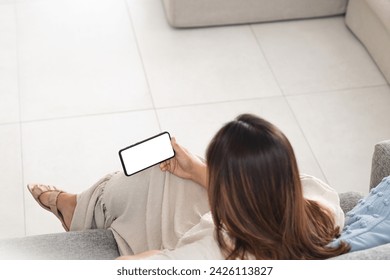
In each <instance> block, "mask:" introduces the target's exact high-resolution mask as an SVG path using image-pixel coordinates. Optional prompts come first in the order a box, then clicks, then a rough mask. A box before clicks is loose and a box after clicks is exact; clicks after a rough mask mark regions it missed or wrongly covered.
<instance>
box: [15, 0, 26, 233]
mask: <svg viewBox="0 0 390 280" xmlns="http://www.w3.org/2000/svg"><path fill="white" fill-rule="evenodd" d="M14 14H15V43H16V44H15V45H16V69H17V70H16V72H17V74H16V80H17V87H18V89H17V92H18V101H19V108H18V109H19V122H18V123H19V134H20V159H21V173H22V174H21V175H22V186H21V188H22V199H23V220H24V236H26V235H27V215H26V214H27V213H26V212H27V211H26V210H27V209H26V198H25V189H24V185H25V178H24V154H23V127H22V126H23V123H22V102H21V100H22V98H21V95H22V93H21V89H20V60H19V38H18V33H19V32H18V11H17V3H14Z"/></svg>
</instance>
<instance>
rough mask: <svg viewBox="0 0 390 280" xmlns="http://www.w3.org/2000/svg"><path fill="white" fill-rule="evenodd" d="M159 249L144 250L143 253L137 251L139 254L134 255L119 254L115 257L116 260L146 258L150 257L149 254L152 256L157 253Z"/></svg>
mask: <svg viewBox="0 0 390 280" xmlns="http://www.w3.org/2000/svg"><path fill="white" fill-rule="evenodd" d="M160 252H161V251H159V250H151V251H146V252H143V253H139V254H136V255H128V256H120V257H118V258H116V259H117V260H142V259H144V258H148V257H151V256H154V255H156V254H158V253H160Z"/></svg>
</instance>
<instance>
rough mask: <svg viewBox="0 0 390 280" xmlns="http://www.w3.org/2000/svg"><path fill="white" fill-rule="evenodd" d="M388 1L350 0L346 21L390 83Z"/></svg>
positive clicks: (389, 7)
mask: <svg viewBox="0 0 390 280" xmlns="http://www.w3.org/2000/svg"><path fill="white" fill-rule="evenodd" d="M389 15H390V1H388V0H350V1H349V4H348V8H347V15H346V23H347V26H348V27H349V28H350V29H351V31H352V32H353V33H354V34H355V35H356V37H358V38H359V39H360V41H361V42H362V43H363V45H364V46H365V47H366V48H367V50H368V51H369V53H370V54H371V56H372V58H373V59H374V61H375V62H376V64H377V65H378V67H379V68H380V70H381V71H382V73H383V74H384V76H385V78H386V79H387V81H388V82H389V83H390V51H389V50H390V16H389Z"/></svg>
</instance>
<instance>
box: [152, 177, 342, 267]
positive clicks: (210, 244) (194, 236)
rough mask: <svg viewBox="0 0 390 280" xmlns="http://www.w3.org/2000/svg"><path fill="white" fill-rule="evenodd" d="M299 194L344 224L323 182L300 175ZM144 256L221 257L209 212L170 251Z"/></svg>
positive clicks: (335, 199)
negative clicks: (301, 190) (301, 188)
mask: <svg viewBox="0 0 390 280" xmlns="http://www.w3.org/2000/svg"><path fill="white" fill-rule="evenodd" d="M301 181H302V187H303V195H304V197H305V198H306V199H310V200H314V201H317V202H318V203H319V204H321V206H323V207H327V208H328V209H329V210H330V211H331V213H333V216H334V219H335V225H336V226H339V227H340V231H341V230H342V228H343V226H344V212H343V210H342V209H341V207H340V200H339V196H338V194H337V192H336V191H335V190H334V189H332V188H331V187H330V186H328V185H327V184H326V183H324V182H323V181H321V180H319V179H317V178H315V177H313V176H309V175H301ZM148 259H154V260H160V259H198V260H199V259H213V260H218V259H224V257H223V255H222V254H221V251H220V249H219V247H218V244H217V242H216V240H215V238H214V223H213V219H212V216H211V213H210V212H208V213H206V214H204V215H203V216H202V217H201V219H200V221H199V223H198V224H196V225H195V226H193V227H192V228H191V229H190V230H188V231H187V232H186V233H184V234H183V236H182V237H181V238H180V239H179V241H178V242H177V245H176V247H175V248H174V249H173V250H163V251H162V252H161V253H158V254H157V255H154V256H152V257H149V258H148Z"/></svg>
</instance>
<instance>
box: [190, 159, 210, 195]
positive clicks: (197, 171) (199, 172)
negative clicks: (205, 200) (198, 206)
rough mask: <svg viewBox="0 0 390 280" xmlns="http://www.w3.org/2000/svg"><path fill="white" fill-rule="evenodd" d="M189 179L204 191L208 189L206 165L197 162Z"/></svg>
mask: <svg viewBox="0 0 390 280" xmlns="http://www.w3.org/2000/svg"><path fill="white" fill-rule="evenodd" d="M191 179H192V181H194V182H195V183H197V184H199V185H201V186H202V187H204V188H205V189H207V188H208V172H207V165H206V164H205V163H204V162H202V161H199V162H197V163H196V164H195V166H194V170H193V173H192V178H191Z"/></svg>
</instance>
